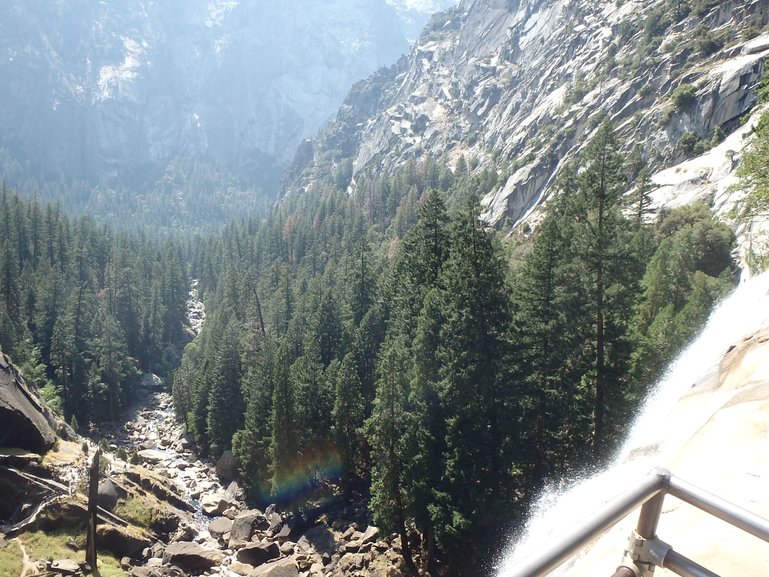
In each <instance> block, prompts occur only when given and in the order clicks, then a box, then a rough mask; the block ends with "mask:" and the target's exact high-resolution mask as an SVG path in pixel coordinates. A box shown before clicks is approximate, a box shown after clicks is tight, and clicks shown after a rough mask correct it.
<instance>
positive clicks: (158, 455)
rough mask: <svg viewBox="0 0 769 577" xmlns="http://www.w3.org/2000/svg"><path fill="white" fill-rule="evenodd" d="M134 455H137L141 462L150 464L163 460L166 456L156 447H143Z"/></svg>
mask: <svg viewBox="0 0 769 577" xmlns="http://www.w3.org/2000/svg"><path fill="white" fill-rule="evenodd" d="M136 456H137V457H139V460H140V461H141V462H143V463H150V464H152V465H154V464H157V463H160V462H162V461H165V460H166V459H167V458H168V455H166V454H165V453H163V452H162V451H158V450H156V449H143V450H141V451H139V452H138V453H136Z"/></svg>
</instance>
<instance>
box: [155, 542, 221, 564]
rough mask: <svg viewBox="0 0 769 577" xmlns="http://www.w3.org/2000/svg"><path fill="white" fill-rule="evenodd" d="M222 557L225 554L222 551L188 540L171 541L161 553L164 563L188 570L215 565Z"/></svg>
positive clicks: (219, 562)
mask: <svg viewBox="0 0 769 577" xmlns="http://www.w3.org/2000/svg"><path fill="white" fill-rule="evenodd" d="M224 559H225V555H224V553H223V552H222V551H218V550H216V549H211V548H209V547H203V546H202V545H198V544H197V543H190V542H188V541H179V542H178V543H171V544H170V545H169V546H168V547H166V550H165V552H164V553H163V562H164V563H166V564H173V565H178V566H179V567H181V568H182V569H187V570H189V571H199V570H205V569H210V568H211V567H213V566H215V565H220V564H221V563H222V562H224Z"/></svg>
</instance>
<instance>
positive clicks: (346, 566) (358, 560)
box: [336, 553, 367, 574]
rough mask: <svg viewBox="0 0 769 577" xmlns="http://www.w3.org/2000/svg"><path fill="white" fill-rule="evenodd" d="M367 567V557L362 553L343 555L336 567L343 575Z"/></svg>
mask: <svg viewBox="0 0 769 577" xmlns="http://www.w3.org/2000/svg"><path fill="white" fill-rule="evenodd" d="M366 565H367V559H366V556H365V555H364V554H362V553H348V554H347V555H343V556H342V558H341V559H340V560H339V563H337V565H336V569H337V571H338V572H340V573H342V574H348V573H354V572H356V571H360V570H361V569H363V568H364V567H365V566H366Z"/></svg>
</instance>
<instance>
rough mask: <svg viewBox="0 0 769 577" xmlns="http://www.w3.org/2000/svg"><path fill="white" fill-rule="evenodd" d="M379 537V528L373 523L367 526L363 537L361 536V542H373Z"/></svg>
mask: <svg viewBox="0 0 769 577" xmlns="http://www.w3.org/2000/svg"><path fill="white" fill-rule="evenodd" d="M378 537H379V528H378V527H374V526H373V525H369V526H368V527H366V531H365V532H364V533H363V537H361V542H362V543H363V544H366V543H373V542H374V541H376V540H377V538H378Z"/></svg>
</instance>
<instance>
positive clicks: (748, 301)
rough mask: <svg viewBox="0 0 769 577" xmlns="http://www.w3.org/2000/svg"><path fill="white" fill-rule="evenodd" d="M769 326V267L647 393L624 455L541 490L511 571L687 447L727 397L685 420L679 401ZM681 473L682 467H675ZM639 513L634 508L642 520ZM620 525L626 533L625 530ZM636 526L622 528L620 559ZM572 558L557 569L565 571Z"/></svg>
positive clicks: (724, 306) (508, 561)
mask: <svg viewBox="0 0 769 577" xmlns="http://www.w3.org/2000/svg"><path fill="white" fill-rule="evenodd" d="M766 326H769V271H767V272H765V273H763V274H761V275H760V276H757V277H755V278H753V279H751V280H749V281H747V282H745V283H743V284H742V285H741V286H740V287H738V288H737V289H736V290H735V291H734V292H733V293H732V294H731V296H729V297H728V298H727V299H725V300H724V301H723V302H722V303H721V304H720V305H719V306H718V307H717V308H716V309H715V310H714V311H713V313H712V314H711V315H710V318H709V319H708V323H707V325H706V326H705V329H704V330H703V332H702V333H701V334H700V335H699V336H698V337H697V339H696V340H695V341H694V342H692V344H691V345H690V346H689V347H688V348H687V349H686V350H685V351H684V352H683V353H681V355H680V356H679V357H678V359H676V361H674V362H673V364H672V365H671V366H670V367H669V368H668V370H667V371H666V373H665V374H664V375H663V377H662V379H661V380H660V381H659V383H658V384H657V385H656V387H655V388H654V390H653V392H652V393H651V394H650V395H649V397H648V398H647V400H646V402H645V404H644V407H643V409H642V410H641V412H640V413H639V415H638V417H637V419H636V421H635V423H634V425H633V427H632V428H631V430H630V433H629V436H628V439H627V441H626V442H625V444H624V445H623V447H622V448H621V450H620V451H619V453H618V456H617V458H616V459H615V460H614V461H613V462H612V463H611V464H610V465H609V466H608V467H607V468H606V469H605V470H603V471H600V472H596V473H595V474H594V475H592V476H590V477H587V478H584V479H574V480H571V481H570V482H569V483H568V486H567V487H554V488H550V489H546V490H544V491H543V492H542V494H541V496H540V497H539V499H538V500H537V501H536V503H535V504H534V506H533V508H532V510H531V513H530V516H529V520H528V522H527V524H526V528H525V530H524V532H523V535H522V537H521V538H520V539H519V540H518V542H517V543H515V544H513V545H512V547H511V548H510V551H509V552H508V554H507V555H506V557H505V559H504V561H503V562H502V563H501V564H500V568H499V577H505V575H506V574H508V573H510V572H511V571H512V569H513V567H514V566H515V565H517V564H518V563H520V562H521V561H522V560H524V559H526V558H527V557H529V556H531V555H533V554H536V553H541V552H542V551H543V550H546V549H547V547H548V546H549V544H551V543H552V542H553V540H554V538H556V537H557V536H558V535H559V534H560V533H562V532H564V531H565V530H568V529H569V528H571V527H574V526H576V525H578V524H581V523H582V522H583V521H584V520H585V519H587V518H589V517H590V516H591V515H592V514H593V512H595V511H596V510H598V509H599V508H600V507H601V506H603V505H604V504H606V503H607V502H609V501H610V500H611V499H612V498H614V497H615V496H617V495H618V494H620V493H622V492H623V491H625V490H627V489H628V488H630V487H632V486H633V485H634V484H635V483H637V482H638V481H639V480H640V479H642V478H644V477H645V476H646V475H647V474H648V473H649V471H650V469H651V468H652V467H654V466H666V465H667V464H668V462H669V461H670V459H671V458H672V457H674V456H675V455H676V453H677V452H678V450H679V449H680V448H681V446H682V445H683V444H684V443H686V441H687V440H688V439H690V438H691V437H692V435H693V434H694V433H695V432H696V431H697V430H698V429H699V428H700V427H701V426H702V425H703V424H704V422H705V421H706V420H707V419H709V418H710V416H711V415H712V414H713V413H714V411H715V410H716V409H717V408H718V407H719V406H720V405H721V404H722V403H723V402H724V397H723V396H721V395H719V394H713V395H709V396H708V395H703V397H702V399H701V400H698V402H702V403H707V404H706V405H703V406H702V410H697V411H689V414H688V415H687V418H686V419H681V418H679V417H680V415H677V418H675V419H673V418H670V415H671V412H672V410H673V408H674V406H675V405H676V403H677V402H678V401H679V399H680V398H681V397H682V396H683V395H684V394H686V393H687V392H689V391H690V390H691V389H693V388H695V387H696V388H697V389H702V390H709V389H713V388H716V387H717V386H718V382H717V380H718V374H719V364H720V361H721V359H722V358H723V356H724V354H725V353H726V352H727V351H728V350H729V348H730V347H732V346H733V345H736V344H739V343H740V342H741V341H742V340H744V339H745V338H747V337H750V336H751V335H753V334H755V333H756V332H757V331H758V330H760V329H761V328H764V327H766ZM673 472H674V473H675V471H673ZM636 516H637V514H631V517H632V518H633V520H635V518H636ZM620 531H621V532H620ZM628 531H629V529H627V526H625V525H621V528H618V529H617V557H618V558H619V555H620V554H621V553H622V547H623V546H624V545H625V539H626V536H627V534H628ZM569 567H571V564H570V563H566V564H564V566H562V567H561V568H560V569H559V570H557V571H556V572H554V573H553V575H558V574H564V573H565V572H566V571H567V570H568V569H569Z"/></svg>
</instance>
